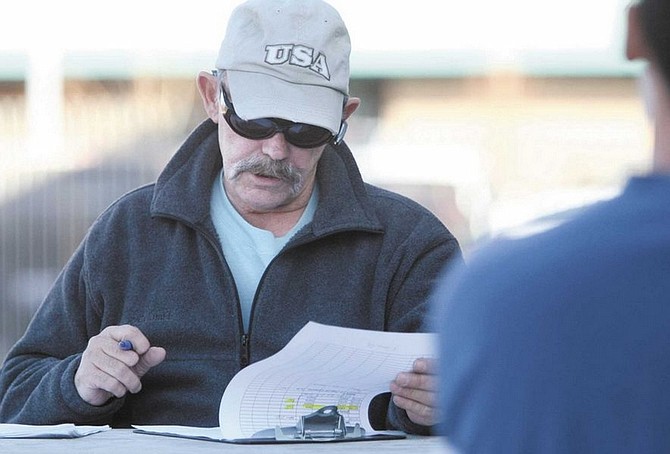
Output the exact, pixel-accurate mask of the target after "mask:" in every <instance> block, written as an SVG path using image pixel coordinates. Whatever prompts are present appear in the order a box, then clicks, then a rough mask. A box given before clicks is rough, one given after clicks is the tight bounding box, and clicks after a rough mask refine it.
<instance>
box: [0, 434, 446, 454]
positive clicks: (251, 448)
mask: <svg viewBox="0 0 670 454" xmlns="http://www.w3.org/2000/svg"><path fill="white" fill-rule="evenodd" d="M73 452H74V453H76V452H82V453H83V452H85V453H93V452H94V453H96V454H105V453H113V454H130V453H141V454H150V453H154V452H160V453H161V454H162V453H188V454H191V453H195V454H197V453H208V452H211V453H219V454H220V453H221V452H225V453H230V452H233V453H234V452H244V453H247V454H250V453H271V454H272V453H276V454H281V453H291V454H293V453H302V452H310V453H349V454H351V453H366V452H371V453H372V452H377V453H379V452H383V453H405V454H407V453H421V454H437V453H441V454H445V453H449V452H451V450H450V449H449V448H448V447H447V444H446V442H445V441H444V440H443V439H442V438H440V437H419V436H412V435H410V436H408V437H407V438H406V439H403V440H383V441H361V442H351V443H319V444H315V443H310V444H284V445H234V444H229V443H217V442H212V441H201V440H189V439H185V438H173V437H165V436H159V435H145V434H138V433H133V430H132V429H112V430H108V431H106V432H100V433H97V434H93V435H88V436H86V437H82V438H74V439H0V453H3V454H21V453H26V454H27V453H30V454H37V453H49V454H60V453H73Z"/></svg>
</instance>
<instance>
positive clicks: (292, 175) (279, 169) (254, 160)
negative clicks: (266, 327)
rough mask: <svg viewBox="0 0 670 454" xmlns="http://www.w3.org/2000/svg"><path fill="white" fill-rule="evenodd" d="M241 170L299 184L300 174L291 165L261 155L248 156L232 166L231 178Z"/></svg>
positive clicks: (240, 172) (236, 175)
mask: <svg viewBox="0 0 670 454" xmlns="http://www.w3.org/2000/svg"><path fill="white" fill-rule="evenodd" d="M243 172H250V173H253V174H255V175H261V176H264V177H271V178H278V179H280V180H282V181H285V182H287V183H289V184H290V185H291V186H299V185H300V183H301V182H302V174H301V173H300V171H298V169H296V168H295V167H294V166H293V165H291V164H290V163H288V162H285V161H275V160H273V159H268V158H265V157H263V156H250V157H248V158H247V159H243V160H242V161H239V162H238V163H237V164H235V165H234V166H233V172H232V175H231V179H233V180H234V179H235V178H237V177H238V176H239V175H240V174H242V173H243Z"/></svg>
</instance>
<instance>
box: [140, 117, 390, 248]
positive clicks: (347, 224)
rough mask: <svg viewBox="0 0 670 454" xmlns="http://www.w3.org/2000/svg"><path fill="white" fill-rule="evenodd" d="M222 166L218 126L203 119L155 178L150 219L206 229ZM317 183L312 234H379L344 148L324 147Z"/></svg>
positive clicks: (378, 227)
mask: <svg viewBox="0 0 670 454" xmlns="http://www.w3.org/2000/svg"><path fill="white" fill-rule="evenodd" d="M222 165H223V164H222V161H221V152H220V150H219V142H218V132H217V126H216V124H215V123H214V122H212V121H211V120H205V121H204V122H203V123H201V124H200V125H199V126H198V127H197V128H196V129H195V130H194V131H193V132H192V133H191V134H190V135H189V137H188V138H187V139H186V141H185V142H184V143H183V145H182V146H181V147H180V148H179V150H178V151H177V153H176V154H175V155H174V156H173V158H172V159H171V160H170V162H169V163H168V165H167V166H166V167H165V169H163V171H162V173H161V174H160V176H159V177H158V180H157V182H156V185H155V188H154V195H153V200H152V203H151V215H152V216H165V217H171V218H174V219H178V220H181V221H182V222H185V223H187V224H190V225H194V226H195V225H203V224H207V225H210V224H211V220H210V198H211V190H212V184H213V182H214V179H215V178H216V176H217V174H218V173H219V172H220V171H221V167H222ZM317 181H318V184H319V188H320V192H319V206H318V207H317V210H316V213H315V214H314V219H313V222H312V224H311V229H312V234H313V235H315V236H322V235H327V234H329V233H332V232H336V231H342V230H366V231H381V230H382V225H381V223H380V222H379V220H378V218H377V216H376V214H375V212H374V209H373V206H372V204H371V203H370V200H369V197H368V195H367V190H366V185H365V183H364V182H363V180H362V178H361V174H360V172H359V170H358V166H357V165H356V162H355V160H354V157H353V155H352V154H351V151H350V150H349V148H348V147H347V146H346V145H345V144H344V143H341V144H340V145H338V146H337V147H331V146H328V147H327V148H326V150H325V151H324V153H323V155H322V157H321V160H320V161H319V164H318V168H317Z"/></svg>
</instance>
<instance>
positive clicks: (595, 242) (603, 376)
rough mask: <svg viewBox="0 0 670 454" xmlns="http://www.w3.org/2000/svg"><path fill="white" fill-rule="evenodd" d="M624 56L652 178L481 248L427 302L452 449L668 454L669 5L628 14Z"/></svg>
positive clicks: (444, 429) (669, 1) (661, 1)
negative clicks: (647, 141) (639, 100)
mask: <svg viewBox="0 0 670 454" xmlns="http://www.w3.org/2000/svg"><path fill="white" fill-rule="evenodd" d="M626 54H627V57H628V58H629V59H645V60H646V61H648V66H647V68H646V71H645V75H644V76H643V82H644V83H643V84H642V85H643V86H645V87H646V88H645V89H644V90H643V92H644V95H645V96H644V97H645V99H646V104H647V106H648V107H649V108H648V110H649V113H650V114H651V117H652V119H653V121H654V122H655V133H656V136H655V147H654V161H653V171H652V172H650V173H649V174H647V175H645V176H637V177H633V178H631V179H630V181H629V182H628V184H627V186H626V188H625V190H624V191H623V193H622V194H621V195H620V196H618V197H616V198H614V199H612V200H609V201H606V202H602V203H599V204H596V205H595V206H592V207H590V208H588V209H587V210H586V211H585V212H583V213H581V214H580V215H578V216H576V217H575V218H573V219H571V220H569V221H567V222H566V223H564V224H562V225H561V226H559V227H556V228H554V229H553V230H549V231H546V232H544V233H541V234H537V235H536V236H532V237H528V238H524V239H517V240H501V241H499V242H495V243H493V244H490V245H488V246H486V247H483V248H482V249H481V250H480V251H479V252H478V253H477V254H476V255H474V256H472V257H471V259H470V260H468V270H464V269H458V270H455V271H453V270H452V271H451V272H449V273H447V275H446V279H445V280H443V281H442V283H441V284H440V287H438V289H437V290H436V292H435V294H434V299H435V304H436V313H437V314H439V315H438V316H437V320H436V323H437V325H438V326H439V330H440V354H441V357H440V363H439V364H440V366H439V380H438V390H439V396H440V397H439V402H440V404H441V405H440V406H439V410H440V411H441V412H443V414H444V421H443V424H440V433H442V434H444V435H446V437H447V440H448V442H449V444H450V445H451V446H452V447H454V448H456V450H457V451H459V452H463V453H496V454H504V453H543V454H550V453H571V454H576V453H616V452H621V453H623V452H625V453H632V452H634V453H667V452H670V430H668V421H670V392H668V380H669V379H670V348H669V346H670V90H669V87H670V0H643V1H642V2H640V3H638V4H635V5H632V6H631V7H630V9H629V11H628V35H627V49H626ZM438 306H439V308H438Z"/></svg>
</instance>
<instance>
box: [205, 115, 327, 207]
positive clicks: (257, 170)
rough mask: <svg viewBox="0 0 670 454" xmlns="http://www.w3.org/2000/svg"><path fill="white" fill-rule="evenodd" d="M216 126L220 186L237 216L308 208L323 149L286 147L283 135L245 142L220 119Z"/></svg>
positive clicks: (287, 145)
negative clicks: (222, 187)
mask: <svg viewBox="0 0 670 454" xmlns="http://www.w3.org/2000/svg"><path fill="white" fill-rule="evenodd" d="M218 125H219V146H220V148H221V155H222V157H223V184H224V186H225V188H226V194H227V195H228V198H229V199H230V201H231V203H232V204H233V206H235V208H236V209H237V210H238V211H239V212H240V213H242V214H245V213H257V214H259V213H271V212H286V211H292V210H295V209H299V208H303V207H304V206H305V205H306V204H307V201H308V200H309V198H310V195H311V193H312V188H313V186H314V181H315V178H316V166H317V164H318V162H319V159H320V158H321V154H322V153H323V150H324V148H325V145H322V146H320V147H317V148H299V147H296V146H295V145H291V144H290V143H288V142H287V141H286V139H285V138H284V135H283V134H282V133H277V134H275V135H274V136H272V137H270V138H267V139H261V140H251V139H246V138H244V137H242V136H239V135H238V134H236V133H235V132H234V131H233V130H232V129H231V128H230V126H228V124H227V123H226V121H225V120H224V119H223V117H222V116H221V117H219V121H218Z"/></svg>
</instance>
